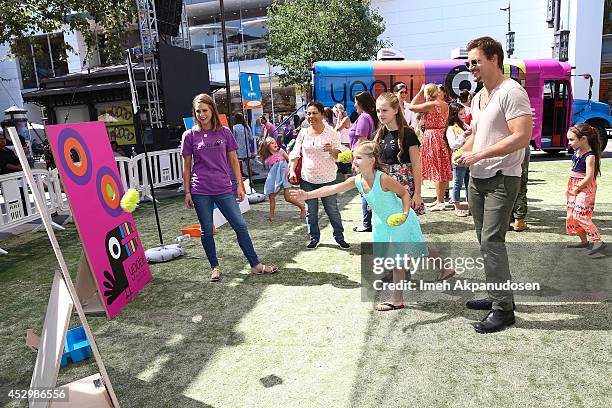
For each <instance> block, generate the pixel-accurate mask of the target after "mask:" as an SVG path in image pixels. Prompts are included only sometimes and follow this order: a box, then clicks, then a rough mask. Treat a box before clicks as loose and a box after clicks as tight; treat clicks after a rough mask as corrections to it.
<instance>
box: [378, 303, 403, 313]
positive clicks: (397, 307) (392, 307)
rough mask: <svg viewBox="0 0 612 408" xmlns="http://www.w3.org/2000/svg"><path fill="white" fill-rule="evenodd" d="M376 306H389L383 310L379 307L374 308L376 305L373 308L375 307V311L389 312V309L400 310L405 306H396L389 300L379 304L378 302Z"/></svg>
mask: <svg viewBox="0 0 612 408" xmlns="http://www.w3.org/2000/svg"><path fill="white" fill-rule="evenodd" d="M376 306H387V307H388V308H389V309H383V310H381V309H376V307H375V308H374V309H375V310H376V311H377V312H390V311H391V310H400V309H403V308H405V307H406V306H405V305H399V306H396V305H394V304H393V303H391V302H383V303H379V304H378V305H376Z"/></svg>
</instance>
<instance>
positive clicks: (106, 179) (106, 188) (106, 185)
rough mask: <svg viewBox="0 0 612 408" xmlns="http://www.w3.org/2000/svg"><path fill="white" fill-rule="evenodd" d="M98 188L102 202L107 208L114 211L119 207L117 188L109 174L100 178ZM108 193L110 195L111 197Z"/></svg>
mask: <svg viewBox="0 0 612 408" xmlns="http://www.w3.org/2000/svg"><path fill="white" fill-rule="evenodd" d="M99 188H100V191H102V197H103V198H104V202H105V203H106V205H107V206H108V207H109V208H111V209H115V208H117V207H119V202H120V199H119V195H120V194H119V186H118V185H117V183H115V179H113V178H112V177H111V176H110V174H105V175H103V176H102V179H101V180H100V186H99ZM109 193H112V196H111V194H109Z"/></svg>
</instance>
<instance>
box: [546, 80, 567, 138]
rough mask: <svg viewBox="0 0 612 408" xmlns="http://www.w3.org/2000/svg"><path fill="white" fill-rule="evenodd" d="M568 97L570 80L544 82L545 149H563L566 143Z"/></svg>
mask: <svg viewBox="0 0 612 408" xmlns="http://www.w3.org/2000/svg"><path fill="white" fill-rule="evenodd" d="M568 99H569V93H568V81H566V80H551V81H545V82H544V101H543V102H544V105H543V109H542V111H543V112H542V148H543V149H545V150H547V149H551V150H561V149H563V148H564V146H565V145H566V143H565V137H566V136H565V134H566V132H567V126H568V111H569V105H568V102H569V101H568Z"/></svg>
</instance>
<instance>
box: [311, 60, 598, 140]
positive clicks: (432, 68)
mask: <svg viewBox="0 0 612 408" xmlns="http://www.w3.org/2000/svg"><path fill="white" fill-rule="evenodd" d="M571 70H572V67H571V66H570V65H569V64H567V63H565V62H560V61H557V60H552V59H533V60H520V59H506V60H504V73H505V74H506V76H508V77H509V78H512V79H514V80H516V81H517V82H519V83H520V84H521V85H522V86H523V87H524V88H525V90H526V91H527V94H528V95H529V100H530V102H531V107H532V111H533V119H534V120H533V139H532V144H533V146H534V147H535V148H537V149H542V150H544V151H548V152H558V151H561V150H564V149H566V146H567V139H566V133H567V129H568V128H569V126H570V125H571V124H572V109H573V98H572V87H571V81H570V79H571ZM399 82H403V83H405V84H406V85H407V86H408V98H410V99H412V97H413V96H414V95H415V94H416V93H417V92H418V91H419V89H420V88H421V85H422V84H427V83H430V82H433V83H436V84H445V85H446V87H447V89H449V91H450V93H451V95H450V96H451V97H452V98H456V97H457V95H458V94H459V92H460V91H461V90H463V89H467V90H469V91H473V92H477V91H479V90H480V88H481V87H482V85H481V84H479V83H476V82H475V81H474V78H473V77H472V74H471V73H470V72H469V71H468V70H467V68H466V67H465V64H464V60H437V61H408V60H404V61H358V62H354V61H321V62H316V63H315V64H313V84H312V97H313V99H316V100H318V101H320V102H321V103H323V104H324V105H325V106H333V105H335V104H336V103H341V104H343V105H344V106H345V107H346V108H347V111H348V112H349V113H350V112H352V111H353V110H354V106H353V101H354V98H355V94H356V93H357V92H359V91H363V90H367V91H369V92H370V93H372V95H374V97H377V96H378V95H380V94H381V93H382V92H390V91H391V90H392V89H393V86H394V85H395V84H397V83H399ZM608 113H609V111H608ZM604 127H607V126H604ZM603 136H605V135H603Z"/></svg>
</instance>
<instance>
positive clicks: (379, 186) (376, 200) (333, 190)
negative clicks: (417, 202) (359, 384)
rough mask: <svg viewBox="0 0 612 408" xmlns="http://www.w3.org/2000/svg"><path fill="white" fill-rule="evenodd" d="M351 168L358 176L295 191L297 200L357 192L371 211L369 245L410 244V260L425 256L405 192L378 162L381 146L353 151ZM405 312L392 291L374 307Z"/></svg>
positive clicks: (401, 275) (400, 276) (399, 293)
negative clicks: (392, 219) (323, 185)
mask: <svg viewBox="0 0 612 408" xmlns="http://www.w3.org/2000/svg"><path fill="white" fill-rule="evenodd" d="M353 167H354V168H355V171H356V172H357V173H358V175H357V176H353V177H350V178H348V179H347V180H346V181H344V182H342V183H339V184H334V185H332V186H325V187H321V188H319V189H317V190H314V191H309V192H305V191H303V190H297V191H294V192H293V194H294V195H295V197H296V198H297V199H298V200H307V199H311V198H319V197H326V196H329V195H332V194H337V193H342V192H345V191H348V190H350V189H352V188H355V187H356V188H357V190H359V192H360V193H361V196H362V197H364V198H365V199H366V201H367V202H368V205H369V206H370V207H371V208H372V241H373V242H374V243H402V244H410V245H409V248H410V252H411V253H410V254H409V255H410V256H413V257H415V258H417V257H420V256H426V255H427V254H428V252H427V247H426V245H425V240H424V238H423V234H422V232H421V227H420V225H419V221H418V219H417V216H416V213H415V212H414V210H413V209H412V208H411V206H410V195H409V193H408V191H407V190H406V189H405V188H404V187H403V186H402V185H401V184H400V183H399V182H398V181H397V180H395V179H394V178H393V177H391V176H389V175H387V174H386V173H385V172H384V170H383V169H384V164H383V163H382V162H381V161H380V146H379V145H378V144H377V143H375V142H371V141H367V142H362V143H360V144H359V145H358V146H356V147H355V151H354V153H353ZM391 215H393V216H394V218H398V220H397V223H395V225H394V226H390V225H388V224H387V219H388V218H389V216H391ZM405 272H406V271H405V270H403V269H395V270H394V271H393V281H394V282H396V283H397V282H401V281H404V280H405ZM403 308H404V293H403V290H394V291H392V295H391V299H390V300H389V301H388V302H383V303H380V304H378V305H376V307H375V309H376V310H378V311H380V312H386V311H389V310H398V309H403Z"/></svg>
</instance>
